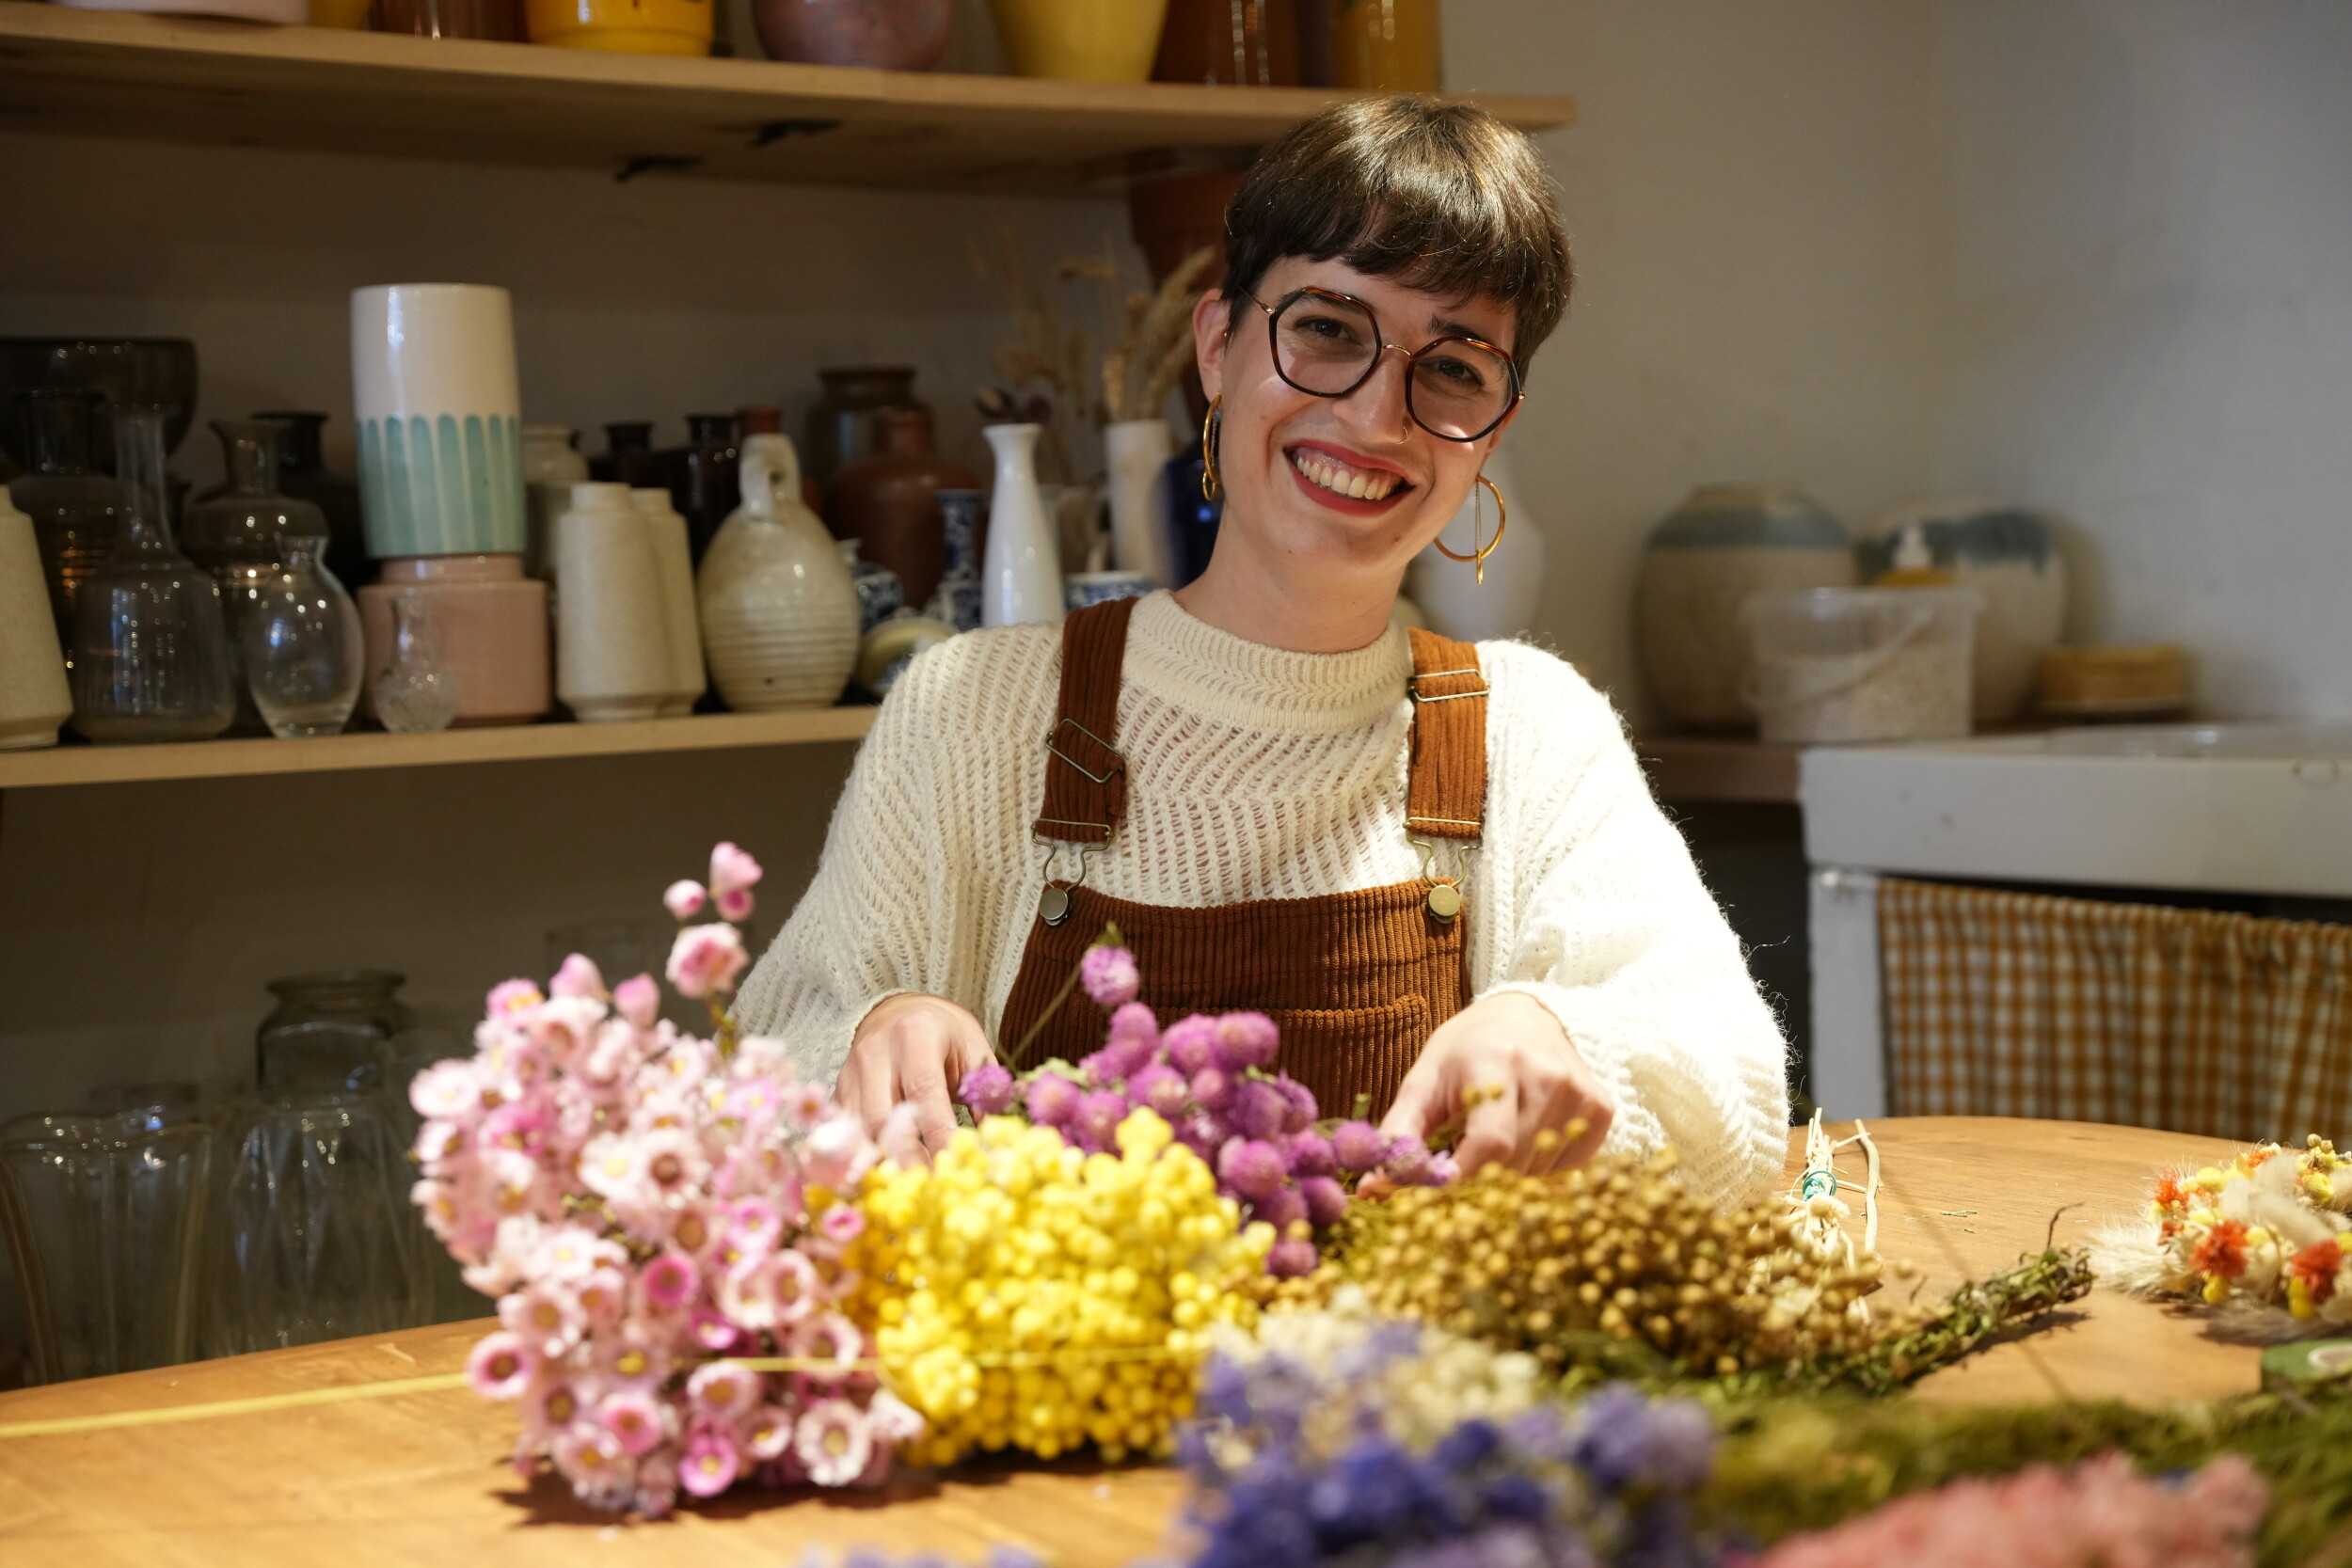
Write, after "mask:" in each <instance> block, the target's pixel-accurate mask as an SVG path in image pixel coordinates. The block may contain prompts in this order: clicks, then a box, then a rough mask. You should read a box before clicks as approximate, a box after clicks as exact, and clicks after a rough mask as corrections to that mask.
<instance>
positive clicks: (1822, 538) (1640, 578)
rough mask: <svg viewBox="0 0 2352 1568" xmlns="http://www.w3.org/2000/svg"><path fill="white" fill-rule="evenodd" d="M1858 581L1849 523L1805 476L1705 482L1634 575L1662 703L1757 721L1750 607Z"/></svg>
mask: <svg viewBox="0 0 2352 1568" xmlns="http://www.w3.org/2000/svg"><path fill="white" fill-rule="evenodd" d="M1489 578H1490V580H1491V573H1490V574H1489ZM1853 580H1854V560H1853V546H1852V545H1851V542H1850V541H1849V540H1848V539H1847V536H1846V528H1845V525H1844V524H1843V523H1840V522H1839V521H1838V520H1837V519H1836V517H1834V516H1832V515H1830V514H1829V512H1828V510H1827V509H1826V508H1824V507H1823V506H1822V505H1821V504H1820V502H1819V501H1816V500H1814V499H1812V498H1811V497H1809V496H1807V495H1805V494H1804V491H1802V490H1800V489H1798V488H1797V487H1796V486H1794V485H1792V484H1702V485H1699V486H1698V487H1697V488H1695V489H1693V490H1692V492H1691V493H1690V495H1688V496H1686V497H1685V498H1683V500H1682V504H1681V505H1679V506H1677V507H1676V508H1675V509H1674V511H1672V512H1670V513H1668V514H1667V515H1666V516H1665V517H1664V518H1663V519H1662V520H1661V522H1660V523H1659V525H1658V526H1657V527H1656V528H1655V529H1653V530H1651V531H1650V535H1649V539H1648V541H1647V542H1646V543H1645V545H1644V546H1643V548H1642V562H1641V566H1640V569H1639V571H1638V573H1637V575H1636V577H1635V579H1634V591H1633V636H1634V645H1635V649H1636V651H1637V652H1638V653H1639V654H1640V655H1641V658H1642V666H1643V673H1645V674H1646V675H1647V676H1648V678H1649V685H1650V689H1651V691H1652V693H1653V694H1654V695H1655V696H1656V697H1657V699H1658V705H1659V706H1660V707H1661V709H1663V710H1664V712H1665V715H1666V717H1667V718H1668V719H1670V720H1672V721H1675V722H1676V723H1678V724H1686V725H1690V726H1692V727H1694V728H1700V729H1727V728H1728V729H1739V728H1745V727H1747V726H1749V725H1752V724H1754V723H1755V722H1756V712H1755V708H1754V706H1753V705H1751V704H1750V702H1749V701H1748V691H1749V686H1750V672H1751V671H1752V670H1753V669H1754V668H1755V654H1754V651H1753V649H1752V646H1751V643H1750V640H1749V636H1748V626H1747V622H1746V621H1745V620H1744V619H1743V618H1742V615H1741V611H1740V607H1741V606H1742V605H1743V604H1744V603H1745V602H1746V601H1747V600H1748V598H1749V597H1750V596H1751V595H1753V594H1769V593H1775V592H1781V591H1786V590H1793V589H1800V588H1845V587H1851V585H1852V583H1853Z"/></svg>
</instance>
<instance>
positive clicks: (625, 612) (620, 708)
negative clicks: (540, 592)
mask: <svg viewBox="0 0 2352 1568" xmlns="http://www.w3.org/2000/svg"><path fill="white" fill-rule="evenodd" d="M552 545H553V548H554V553H555V593H556V604H557V614H556V618H555V694H556V696H557V697H558V698H560V699H561V700H562V701H563V703H564V706H566V707H568V708H570V709H571V710H572V717H573V718H575V719H578V720H579V721H580V722H582V723H585V724H605V723H613V722H616V721H625V720H631V719H651V718H653V717H654V716H655V715H656V714H658V713H659V712H660V710H661V704H662V700H663V698H665V697H666V696H668V695H669V690H670V687H671V685H672V679H671V669H670V645H669V638H668V632H667V626H666V625H665V619H664V611H663V607H662V597H661V567H660V562H659V561H658V560H657V558H656V556H655V554H654V547H653V531H652V530H651V529H649V528H647V527H646V526H645V518H644V514H643V513H641V512H640V511H639V510H638V509H637V506H636V503H635V502H633V501H632V500H630V499H629V491H628V486H627V485H625V484H596V483H587V484H575V485H573V486H572V499H571V504H570V505H569V506H568V507H566V508H564V515H562V516H560V517H558V518H556V520H555V533H554V536H553V539H552Z"/></svg>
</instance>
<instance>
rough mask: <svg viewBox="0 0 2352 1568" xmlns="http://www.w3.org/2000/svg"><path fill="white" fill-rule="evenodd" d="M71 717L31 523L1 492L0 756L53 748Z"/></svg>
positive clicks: (69, 697) (70, 698) (69, 696)
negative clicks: (61, 725) (58, 729)
mask: <svg viewBox="0 0 2352 1568" xmlns="http://www.w3.org/2000/svg"><path fill="white" fill-rule="evenodd" d="M72 715H73V693H72V689H70V688H69V687H68V686H67V685H66V680H65V656H64V653H63V651H62V649H61V647H60V645H59V643H58V641H57V622H56V616H55V615H53V614H52V613H51V612H50V603H49V586H48V584H47V582H45V581H44V580H43V579H42V577H41V570H40V546H39V545H38V544H36V543H35V542H34V538H33V519H32V518H30V517H28V516H26V515H24V513H22V512H19V511H18V510H17V509H16V508H15V507H14V506H13V505H11V504H9V501H8V496H7V494H6V493H5V492H0V752H21V751H28V750H30V749H32V748H34V747H38V746H55V745H56V743H57V726H58V725H60V724H62V723H64V722H65V721H67V720H68V719H70V718H72Z"/></svg>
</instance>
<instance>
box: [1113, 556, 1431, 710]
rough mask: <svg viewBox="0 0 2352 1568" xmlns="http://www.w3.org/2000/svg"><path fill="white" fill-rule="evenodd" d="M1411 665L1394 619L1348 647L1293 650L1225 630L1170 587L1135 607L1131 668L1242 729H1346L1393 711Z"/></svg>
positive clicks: (1170, 697) (1163, 692)
mask: <svg viewBox="0 0 2352 1568" xmlns="http://www.w3.org/2000/svg"><path fill="white" fill-rule="evenodd" d="M1412 669H1413V654H1412V645H1411V643H1410V641H1408V640H1407V639H1406V635H1405V628H1404V627H1402V626H1396V625H1394V624H1393V623H1391V626H1389V628H1388V630H1386V631H1385V632H1383V633H1381V634H1380V636H1379V637H1377V638H1375V639H1374V641H1372V642H1370V643H1368V644H1367V645H1365V646H1364V647H1361V648H1358V649H1355V650H1354V651H1352V652H1349V653H1343V654H1302V653H1294V652H1292V651H1290V650H1289V649H1286V648H1269V647H1267V646H1265V645H1264V644H1263V643H1259V642H1252V641H1249V640H1248V639H1247V638H1242V637H1236V636H1234V635H1233V634H1232V632H1228V631H1220V630H1218V629H1217V628H1216V627H1215V626H1210V625H1209V624H1208V623H1207V622H1206V621H1202V620H1199V619H1197V618H1196V617H1194V616H1193V614H1192V613H1191V612H1190V611H1188V610H1185V609H1184V606H1182V605H1180V604H1178V603H1177V602H1176V597H1175V595H1174V594H1168V593H1167V592H1164V591H1163V592H1161V593H1156V594H1150V595H1148V596H1147V597H1145V598H1144V599H1143V600H1142V602H1140V603H1139V604H1137V605H1136V612H1135V619H1134V621H1133V622H1132V623H1131V624H1130V625H1129V627H1128V632H1127V660H1126V667H1125V671H1124V673H1125V677H1126V679H1127V680H1128V681H1129V682H1130V683H1132V684H1133V685H1135V686H1136V687H1138V688H1140V689H1143V690H1145V691H1148V692H1150V693H1152V695H1153V696H1155V697H1159V698H1161V699H1163V700H1164V701H1166V702H1168V703H1169V704H1171V705H1175V706H1177V707H1180V708H1183V709H1184V710H1185V711H1187V712H1191V713H1196V714H1198V715H1200V717H1201V718H1204V719H1208V720H1211V721H1215V722H1217V723H1221V724H1230V725H1232V726H1234V727H1235V728H1237V729H1252V730H1268V731H1274V732H1278V733H1280V734H1285V735H1339V734H1343V733H1345V732H1346V731H1349V730H1356V729H1362V728H1365V727H1366V726H1368V725H1371V724H1375V723H1377V722H1379V721H1381V720H1382V719H1385V718H1387V717H1389V716H1390V715H1391V714H1393V713H1394V712H1395V711H1396V706H1397V705H1398V704H1399V703H1400V702H1402V701H1403V700H1404V698H1405V677H1406V675H1408V674H1410V673H1412Z"/></svg>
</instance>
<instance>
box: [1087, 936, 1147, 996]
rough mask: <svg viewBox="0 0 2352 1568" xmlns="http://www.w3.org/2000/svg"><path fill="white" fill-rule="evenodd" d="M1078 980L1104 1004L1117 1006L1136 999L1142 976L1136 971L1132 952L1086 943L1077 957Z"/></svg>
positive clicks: (1091, 994)
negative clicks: (1080, 954) (1085, 948)
mask: <svg viewBox="0 0 2352 1568" xmlns="http://www.w3.org/2000/svg"><path fill="white" fill-rule="evenodd" d="M1078 983H1079V984H1080V985H1082V986H1084V987H1086V989H1087V994H1088V995H1089V996H1091V997H1092V998H1094V1000H1095V1001H1097V1002H1099V1003H1101V1004H1102V1005H1103V1006H1105V1007H1120V1006H1126V1005H1127V1004H1128V1003H1130V1002H1133V1001H1134V1000H1135V999H1136V990H1137V989H1138V988H1140V987H1141V986H1142V984H1143V976H1142V975H1141V974H1138V973H1136V956H1135V955H1134V954H1133V953H1130V952H1128V951H1127V950H1126V949H1125V948H1124V947H1089V948H1088V949H1087V951H1086V957H1085V958H1080V959H1079V960H1078Z"/></svg>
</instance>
